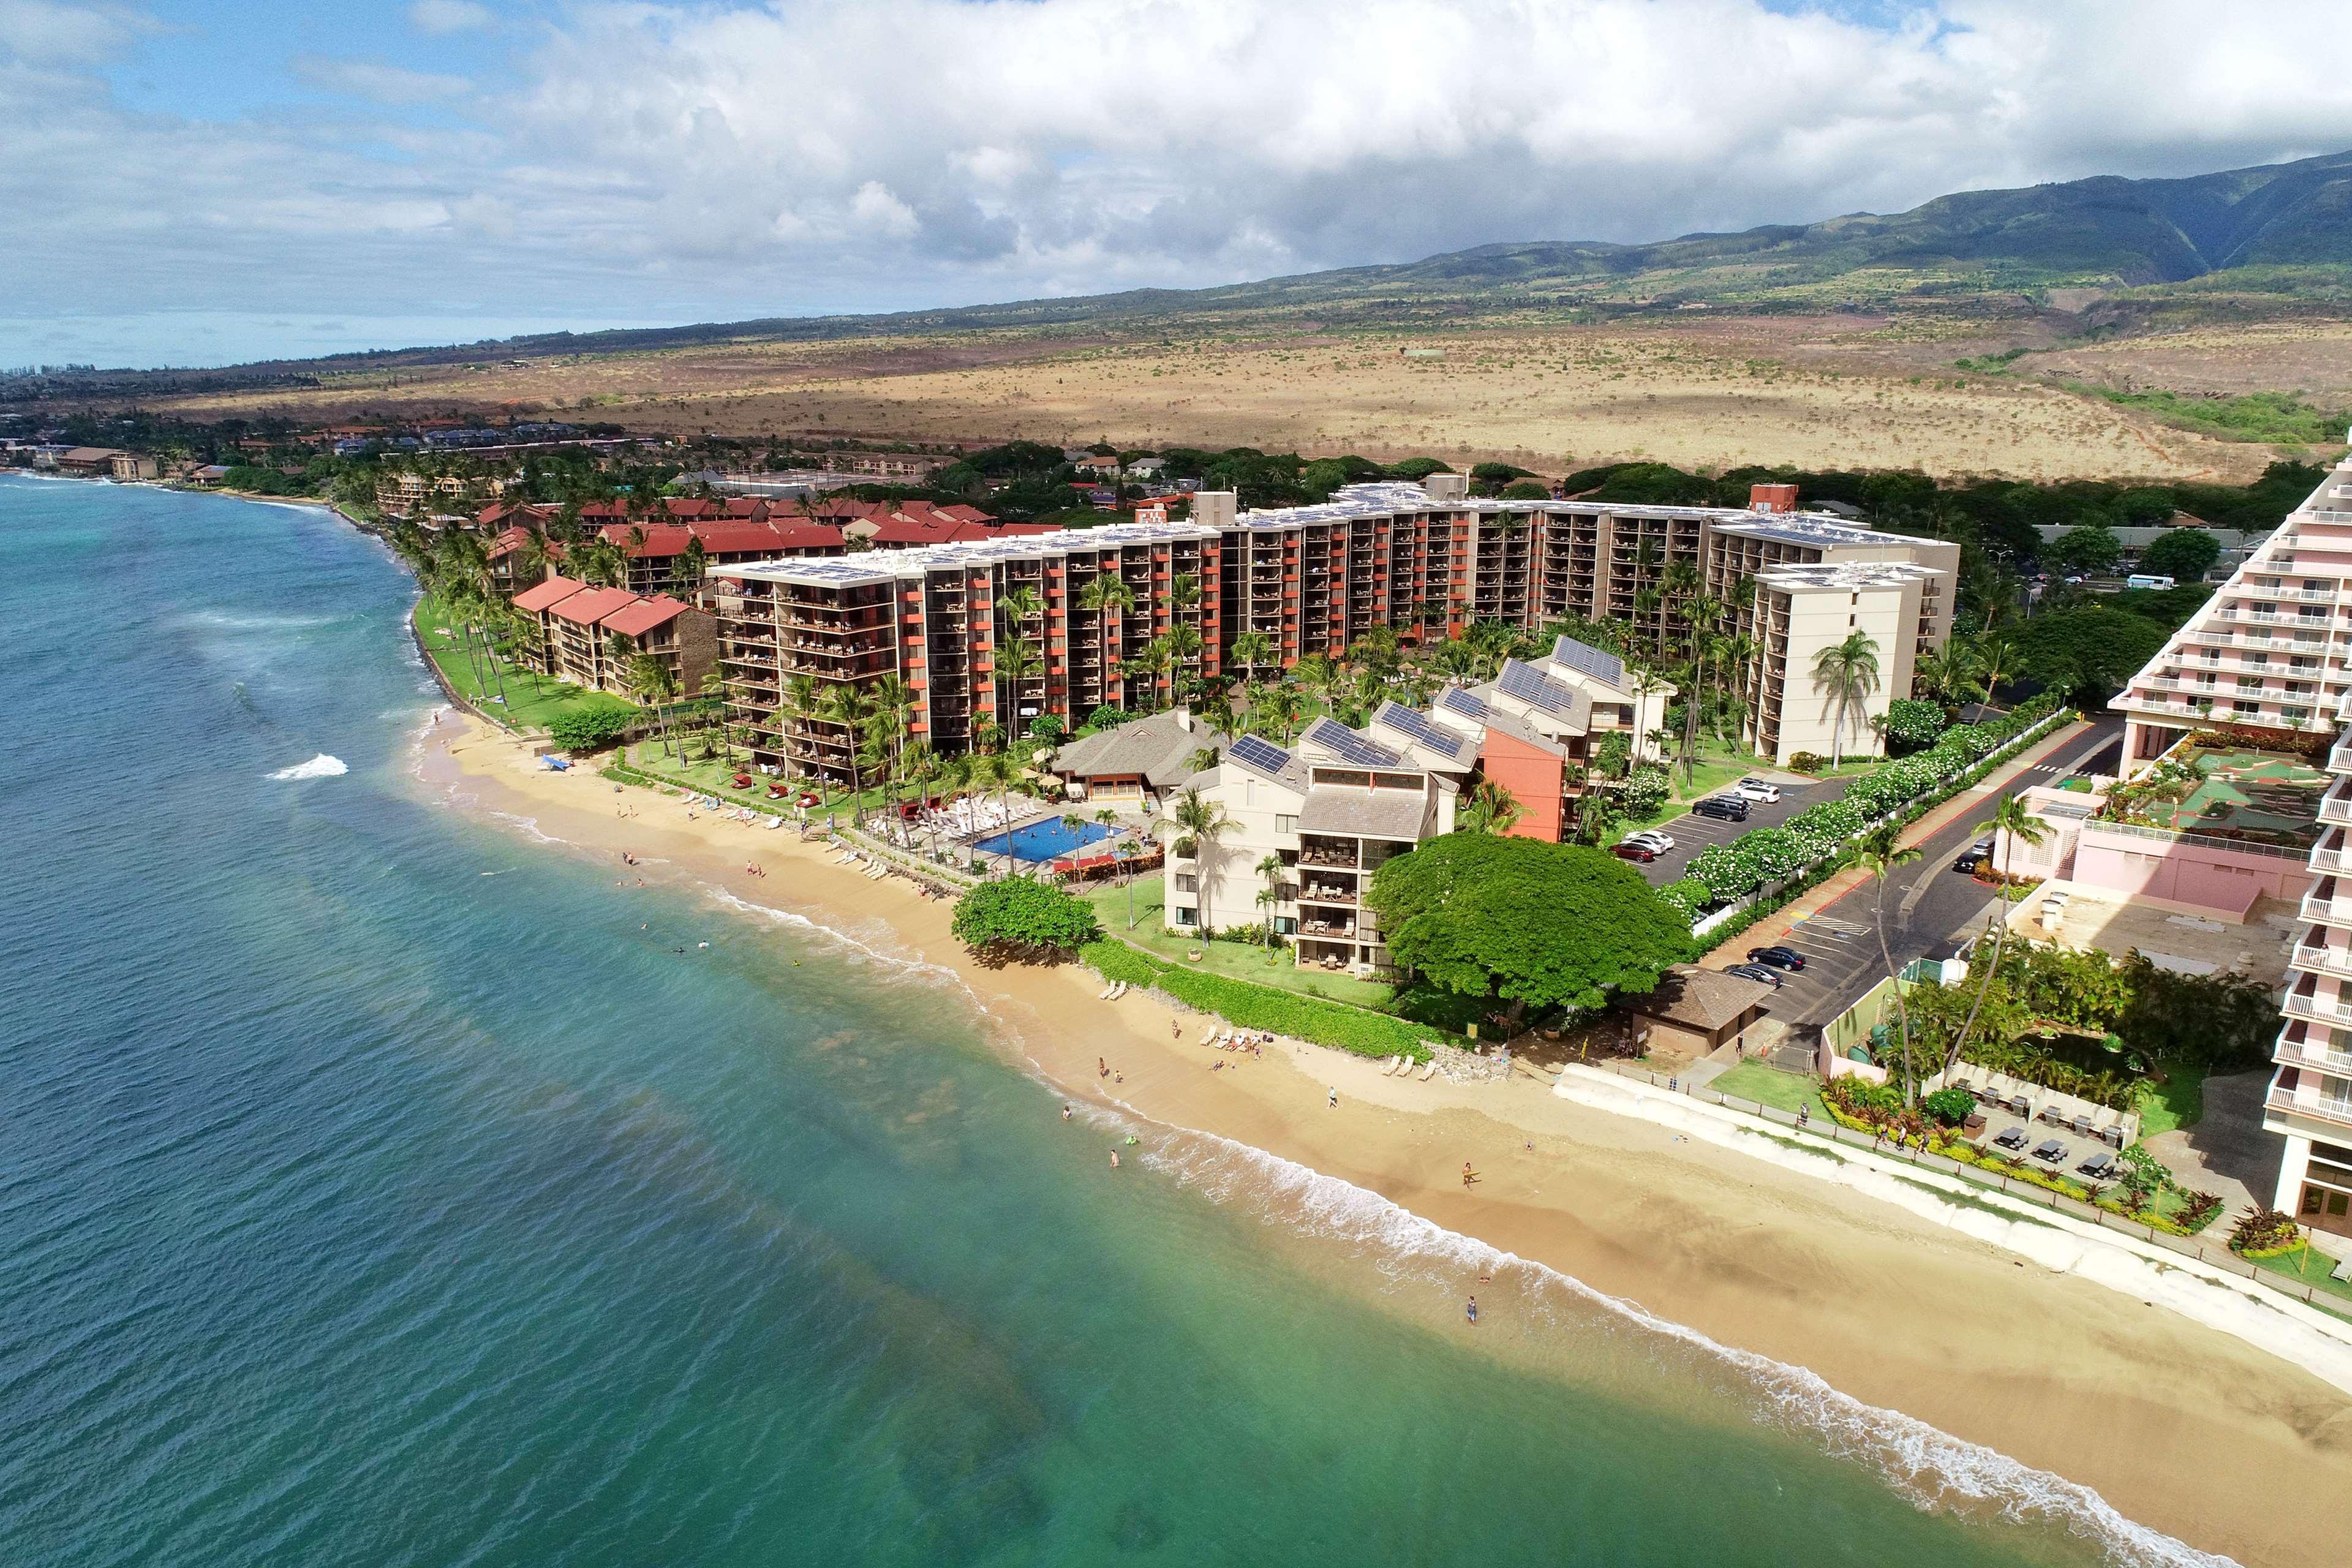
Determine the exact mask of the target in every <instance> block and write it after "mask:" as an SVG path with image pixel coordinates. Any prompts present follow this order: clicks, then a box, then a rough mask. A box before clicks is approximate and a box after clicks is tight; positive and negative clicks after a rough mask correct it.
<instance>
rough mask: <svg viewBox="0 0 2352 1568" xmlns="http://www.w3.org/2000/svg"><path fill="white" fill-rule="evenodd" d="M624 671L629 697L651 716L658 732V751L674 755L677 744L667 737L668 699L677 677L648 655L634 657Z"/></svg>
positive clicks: (672, 691)
mask: <svg viewBox="0 0 2352 1568" xmlns="http://www.w3.org/2000/svg"><path fill="white" fill-rule="evenodd" d="M623 668H625V670H626V671H627V676H626V679H627V680H628V685H629V694H630V695H631V696H633V697H635V699H636V700H637V701H638V702H639V703H640V704H641V705H643V706H644V707H645V709H646V711H648V712H650V713H651V714H652V715H653V716H654V727H655V728H656V730H658V731H661V737H662V751H663V752H664V753H665V754H666V755H668V756H671V757H676V756H677V754H678V751H677V741H676V740H675V738H674V737H673V736H672V735H671V734H670V728H669V717H670V710H669V707H668V700H669V699H670V698H671V697H673V696H675V695H676V694H677V676H675V675H672V674H671V673H670V670H669V666H667V665H666V664H664V663H663V662H662V661H661V660H659V659H657V658H654V657H653V656H652V655H651V654H645V653H640V654H634V655H632V656H630V658H629V661H628V663H627V664H626V665H625V666H624V667H623Z"/></svg>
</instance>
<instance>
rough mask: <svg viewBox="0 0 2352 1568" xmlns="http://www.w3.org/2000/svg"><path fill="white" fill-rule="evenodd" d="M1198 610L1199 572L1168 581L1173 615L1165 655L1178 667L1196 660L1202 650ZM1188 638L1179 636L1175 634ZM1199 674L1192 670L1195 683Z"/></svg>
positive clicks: (1169, 606) (1181, 573)
mask: <svg viewBox="0 0 2352 1568" xmlns="http://www.w3.org/2000/svg"><path fill="white" fill-rule="evenodd" d="M1200 607H1201V578H1200V574H1198V573H1194V572H1179V573H1177V574H1176V575H1175V576H1173V577H1171V578H1170V579H1169V582H1168V608H1169V609H1170V610H1171V612H1173V613H1172V614H1171V616H1170V617H1169V622H1168V652H1169V655H1170V657H1171V658H1173V659H1174V660H1175V661H1176V662H1177V663H1178V664H1180V665H1181V664H1182V663H1183V662H1184V661H1185V660H1187V659H1190V658H1196V657H1197V656H1198V655H1199V654H1200V653H1201V651H1202V644H1201V628H1200V626H1199V625H1198V624H1197V622H1196V620H1195V619H1194V612H1195V611H1197V610H1198V609H1200ZM1180 631H1181V632H1184V633H1187V634H1189V635H1187V636H1184V637H1179V636H1177V635H1176V634H1177V633H1178V632H1180ZM1199 676H1200V671H1199V670H1198V668H1195V669H1194V671H1193V678H1194V679H1195V681H1196V682H1197V680H1198V679H1199Z"/></svg>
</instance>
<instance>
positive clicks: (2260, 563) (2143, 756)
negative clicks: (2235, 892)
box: [2114, 458, 2352, 1235]
mask: <svg viewBox="0 0 2352 1568" xmlns="http://www.w3.org/2000/svg"><path fill="white" fill-rule="evenodd" d="M2114 705H2115V707H2116V709H2117V710H2120V711H2122V712H2124V713H2126V714H2128V715H2129V716H2130V717H2129V721H2128V722H2127V723H2126V725H2125V729H2124V759H2125V761H2124V764H2123V769H2124V772H2125V773H2127V774H2128V773H2135V772H2137V771H2139V770H2140V769H2142V768H2144V767H2145V766H2147V764H2148V763H2151V762H2153V761H2154V760H2155V759H2156V758H2158V757H2160V756H2162V755H2163V754H2164V753H2165V752H2168V750H2170V749H2171V748H2172V746H2173V745H2174V744H2175V743H2177V742H2179V741H2180V740H2181V739H2182V738H2183V737H2184V736H2185V735H2187V734H2188V733H2189V732H2190V731H2193V730H2197V729H2200V728H2207V727H2212V728H2223V727H2226V729H2227V731H2228V732H2229V733H2230V734H2231V737H2232V739H2243V740H2245V741H2248V742H2252V743H2254V744H2256V745H2264V744H2268V745H2274V746H2277V747H2280V748H2282V749H2284V750H2296V749H2309V748H2310V747H2311V746H2312V743H2313V742H2314V741H2315V739H2316V738H2317V737H2320V736H2323V735H2327V734H2335V735H2336V737H2337V738H2336V742H2335V744H2334V746H2333V748H2332V749H2331V750H2328V751H2327V752H2326V753H2325V756H2324V765H2325V766H2326V770H2327V771H2328V773H2332V774H2333V775H2335V782H2334V784H2333V785H2332V786H2331V787H2330V788H2329V789H2328V790H2327V792H2326V795H2323V796H2322V797H2321V798H2320V803H2319V834H2318V837H2317V840H2316V842H2315V844H2314V845H2313V846H2312V847H2311V849H2310V851H2309V856H2308V864H2309V868H2310V870H2309V876H2308V882H2307V890H2305V892H2304V893H2303V895H2302V904H2301V912H2302V916H2303V919H2304V921H2305V924H2304V925H2303V927H2302V928H2301V931H2300V934H2299V935H2298V936H2297V937H2296V939H2295V942H2294V949H2293V952H2292V955H2291V961H2290V970H2289V973H2288V976H2287V994H2286V997H2285V1000H2284V1005H2283V1012H2284V1017H2283V1019H2282V1020H2281V1022H2282V1027H2281V1029H2280V1031H2279V1035H2278V1043H2277V1046H2276V1047H2275V1050H2274V1052H2273V1060H2274V1062H2275V1063H2276V1066H2275V1068H2274V1070H2273V1076H2272V1079H2271V1083H2270V1088H2269V1090H2268V1093H2267V1095H2266V1097H2265V1099H2264V1102H2263V1127H2264V1129H2265V1130H2267V1131H2272V1132H2275V1133H2277V1134H2279V1135H2280V1136H2281V1137H2283V1138H2284V1140H2285V1141H2286V1142H2285V1149H2284V1158H2283V1159H2282V1161H2281V1164H2280V1169H2279V1177H2278V1186H2277V1191H2276V1195H2275V1196H2274V1197H2273V1200H2272V1201H2273V1205H2275V1206H2276V1207H2278V1208H2281V1209H2284V1210H2285V1211H2287V1212H2288V1213H2290V1214H2292V1215H2295V1216H2296V1217H2297V1218H2298V1219H2299V1220H2301V1221H2302V1222H2303V1223H2304V1224H2305V1225H2306V1226H2312V1227H2313V1228H2315V1229H2320V1230H2327V1231H2333V1232H2336V1233H2337V1234H2341V1235H2352V736H2348V735H2347V734H2346V733H2344V731H2345V729H2346V726H2347V724H2352V458H2347V460H2346V461H2345V462H2344V463H2343V464H2339V465H2338V466H2337V468H2336V470H2335V471H2334V472H2333V473H2331V474H2330V475H2329V476H2328V477H2327V480H2326V483H2325V484H2323V485H2321V486H2320V488H2319V489H2317V490H2315V491H2314V492H2313V493H2312V495H2311V497H2310V499H2308V500H2305V502H2304V503H2303V505H2302V506H2300V507H2298V508H2297V509H2296V510H2294V512H2293V513H2291V514H2290V515H2289V516H2288V517H2287V519H2286V521H2285V522H2284V524H2282V525H2281V526H2280V528H2279V529H2278V530H2277V531H2275V532H2273V534H2272V535H2271V537H2270V538H2269V540H2268V541H2267V542H2264V543H2263V544H2262V545H2260V546H2259V547H2257V548H2256V549H2255V550H2254V552H2252V554H2251V555H2249V556H2248V557H2247V558H2246V561H2245V563H2243V564H2242V565H2241V566H2240V567H2239V568H2238V569H2237V570H2236V571H2235V572H2233V573H2232V574H2231V576H2230V579H2229V581H2228V582H2226V583H2225V584H2222V585H2221V589H2220V590H2219V591H2218V592H2217V593H2215V594H2214V595H2213V597H2212V598H2211V599H2210V601H2208V602H2207V603H2206V605H2204V606H2203V607H2202V608H2201V609H2200V610H2199V611H2198V613H2197V615H2196V616H2195V617H2194V618H2192V619H2191V620H2190V621H2189V623H2188V624H2187V625H2186V626H2182V627H2181V628H2180V630H2179V632H2177V633H2175V634H2174V635H2173V637H2172V638H2171V640H2170V641H2168V643H2166V644H2165V647H2164V649H2163V651H2162V652H2161V653H2159V654H2158V656H2157V657H2156V658H2153V659H2151V660H2149V661H2148V663H2147V667H2146V668H2143V669H2142V670H2140V672H2139V673H2138V674H2137V676H2135V677H2134V678H2133V679H2132V681H2131V685H2130V687H2129V689H2127V690H2126V692H2125V693H2124V694H2123V695H2122V696H2120V697H2118V698H2116V701H2115V704H2114ZM2195 837H2196V836H2195V835H2189V836H2186V837H2184V838H2183V839H2182V840H2181V841H2180V842H2179V843H2178V844H2176V846H2175V847H2174V848H2173V849H2172V850H2171V851H2170V853H2171V854H2173V855H2176V856H2178V857H2179V858H2182V859H2184V860H2194V859H2196V858H2198V857H2199V856H2200V854H2202V853H2204V847H2201V846H2199V845H2197V844H2195V843H2192V842H2189V840H2191V839H2194V838H2195Z"/></svg>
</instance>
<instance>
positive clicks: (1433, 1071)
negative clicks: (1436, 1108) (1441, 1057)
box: [1421, 1057, 1437, 1083]
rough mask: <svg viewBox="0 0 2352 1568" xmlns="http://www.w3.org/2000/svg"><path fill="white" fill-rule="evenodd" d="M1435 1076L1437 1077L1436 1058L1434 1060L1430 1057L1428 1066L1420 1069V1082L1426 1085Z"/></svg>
mask: <svg viewBox="0 0 2352 1568" xmlns="http://www.w3.org/2000/svg"><path fill="white" fill-rule="evenodd" d="M1436 1076H1437V1058H1435V1057H1432V1058H1429V1065H1428V1066H1427V1067H1425V1068H1422V1069H1421V1081H1422V1082H1423V1083H1427V1082H1428V1081H1429V1080H1430V1079H1433V1078H1435V1077H1436Z"/></svg>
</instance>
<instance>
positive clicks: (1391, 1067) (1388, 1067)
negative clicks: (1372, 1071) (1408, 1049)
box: [1381, 1057, 1404, 1078]
mask: <svg viewBox="0 0 2352 1568" xmlns="http://www.w3.org/2000/svg"><path fill="white" fill-rule="evenodd" d="M1402 1060H1404V1058H1402V1057H1382V1058H1381V1077H1382V1078H1394V1077H1395V1076H1396V1069H1397V1063H1399V1062H1401V1061H1402Z"/></svg>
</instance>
